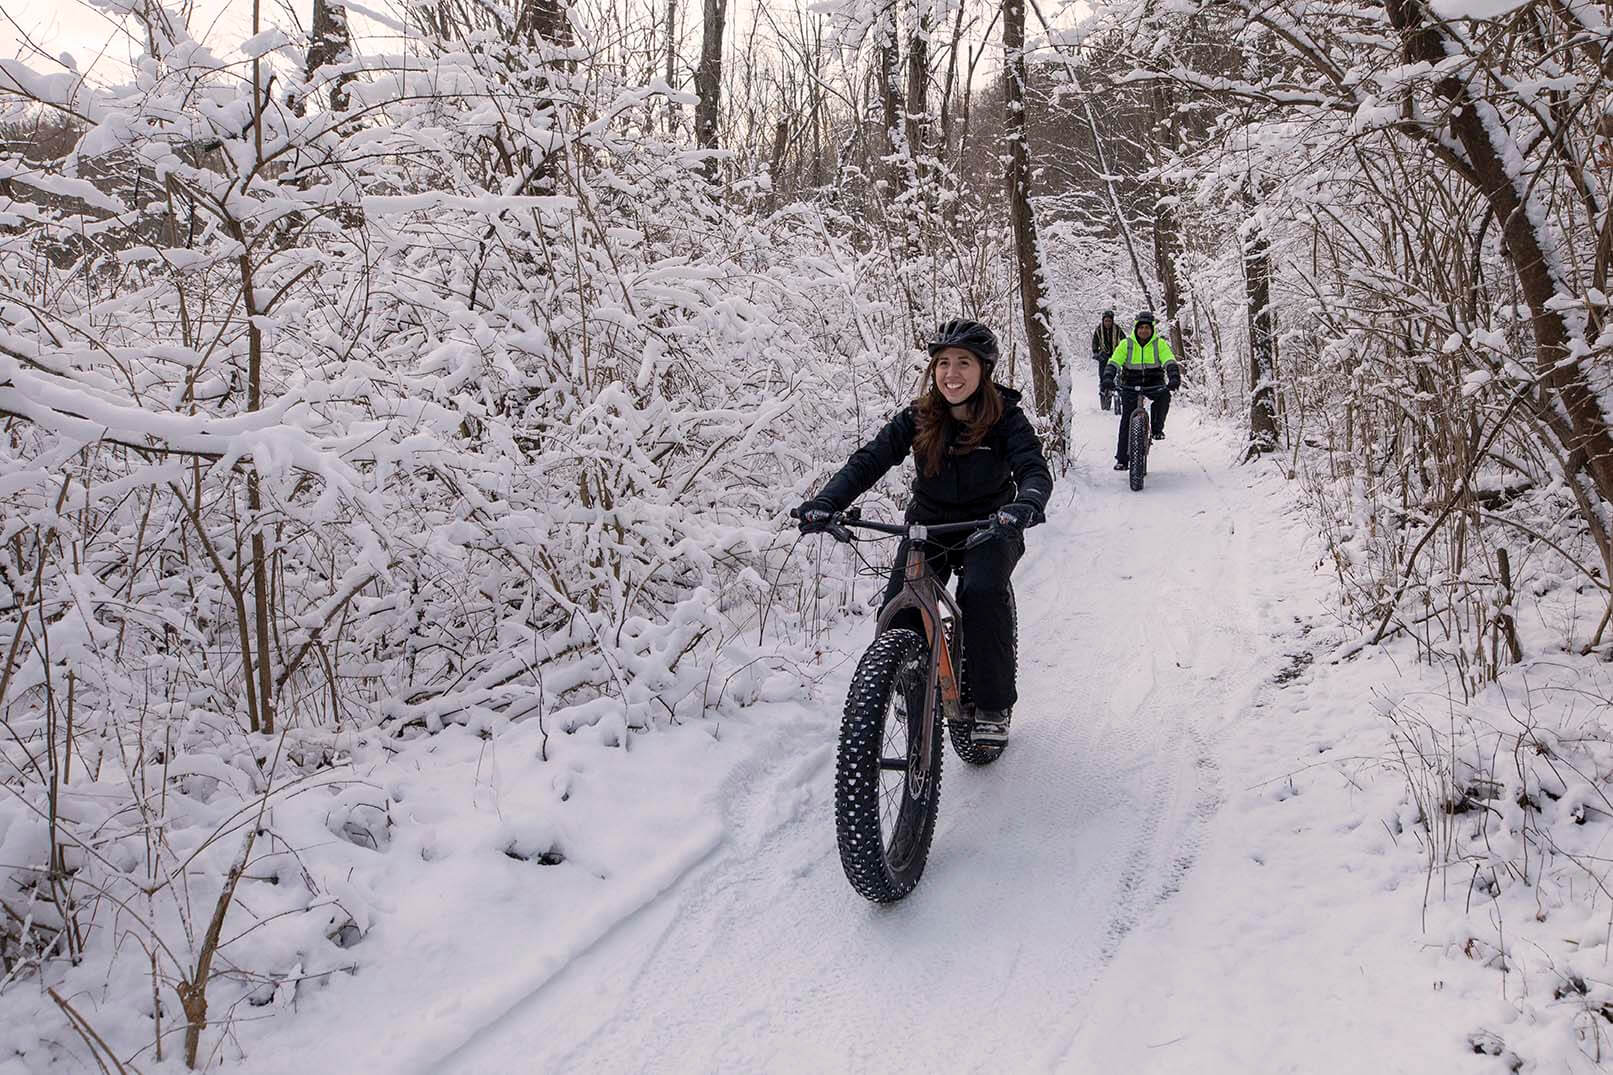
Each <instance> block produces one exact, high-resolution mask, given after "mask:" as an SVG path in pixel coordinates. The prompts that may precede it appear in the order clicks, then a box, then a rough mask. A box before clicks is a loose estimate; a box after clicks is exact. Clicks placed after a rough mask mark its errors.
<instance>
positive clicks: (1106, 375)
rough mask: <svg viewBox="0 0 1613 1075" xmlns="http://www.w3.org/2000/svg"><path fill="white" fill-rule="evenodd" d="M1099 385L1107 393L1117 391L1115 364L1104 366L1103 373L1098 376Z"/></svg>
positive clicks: (1109, 363) (1105, 364) (1110, 363)
mask: <svg viewBox="0 0 1613 1075" xmlns="http://www.w3.org/2000/svg"><path fill="white" fill-rule="evenodd" d="M1098 385H1099V387H1101V388H1102V389H1103V390H1104V391H1105V392H1113V391H1114V390H1115V364H1114V363H1113V362H1105V363H1104V364H1103V372H1102V373H1100V374H1099V375H1098Z"/></svg>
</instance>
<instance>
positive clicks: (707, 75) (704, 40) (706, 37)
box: [694, 0, 728, 180]
mask: <svg viewBox="0 0 1613 1075" xmlns="http://www.w3.org/2000/svg"><path fill="white" fill-rule="evenodd" d="M727 19H728V0H705V14H704V32H703V33H702V35H701V38H700V66H699V67H698V68H696V69H695V73H694V91H695V94H696V96H698V97H699V98H700V101H699V103H697V104H696V105H695V110H694V131H695V141H696V142H697V143H698V144H699V146H700V148H701V149H716V148H717V116H718V106H719V104H720V102H721V96H722V39H723V24H724V23H725V22H726V21H727ZM705 171H706V177H707V178H708V179H713V180H714V179H716V178H717V163H716V161H707V162H706V165H705Z"/></svg>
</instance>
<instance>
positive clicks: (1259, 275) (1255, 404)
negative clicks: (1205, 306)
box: [1243, 219, 1277, 455]
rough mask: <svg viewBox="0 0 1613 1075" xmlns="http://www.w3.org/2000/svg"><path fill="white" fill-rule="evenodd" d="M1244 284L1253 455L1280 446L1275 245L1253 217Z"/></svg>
mask: <svg viewBox="0 0 1613 1075" xmlns="http://www.w3.org/2000/svg"><path fill="white" fill-rule="evenodd" d="M1243 285H1244V292H1245V294H1246V295H1247V296H1248V302H1249V454H1250V455H1253V454H1255V453H1257V452H1269V451H1272V450H1274V449H1275V448H1276V447H1277V386H1276V377H1275V375H1274V374H1273V372H1272V344H1273V341H1274V339H1275V337H1276V332H1275V331H1274V328H1273V325H1272V316H1271V244H1270V242H1269V241H1268V240H1267V238H1266V231H1265V228H1264V227H1263V226H1262V225H1261V224H1260V222H1259V221H1258V220H1255V219H1251V220H1250V222H1249V224H1248V225H1247V229H1246V230H1245V232H1244V235H1243Z"/></svg>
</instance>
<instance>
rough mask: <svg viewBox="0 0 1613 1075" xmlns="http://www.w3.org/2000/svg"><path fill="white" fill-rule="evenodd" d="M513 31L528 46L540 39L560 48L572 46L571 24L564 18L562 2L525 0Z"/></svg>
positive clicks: (560, 0) (564, 7)
mask: <svg viewBox="0 0 1613 1075" xmlns="http://www.w3.org/2000/svg"><path fill="white" fill-rule="evenodd" d="M515 30H516V33H517V35H518V36H519V37H520V39H521V40H522V41H525V42H527V43H529V44H530V43H532V42H534V41H535V40H536V39H538V38H541V39H543V40H544V41H547V42H548V43H549V44H551V45H558V46H560V47H561V48H570V47H571V45H572V36H571V22H570V20H568V19H567V18H566V5H565V3H564V2H563V0H525V2H524V3H523V4H522V5H521V13H520V15H518V16H517V17H516V20H515Z"/></svg>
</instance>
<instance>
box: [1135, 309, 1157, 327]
mask: <svg viewBox="0 0 1613 1075" xmlns="http://www.w3.org/2000/svg"><path fill="white" fill-rule="evenodd" d="M1153 323H1154V311H1152V310H1140V311H1138V313H1137V324H1139V325H1152V324H1153Z"/></svg>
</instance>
